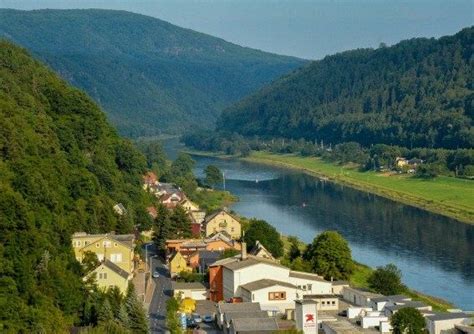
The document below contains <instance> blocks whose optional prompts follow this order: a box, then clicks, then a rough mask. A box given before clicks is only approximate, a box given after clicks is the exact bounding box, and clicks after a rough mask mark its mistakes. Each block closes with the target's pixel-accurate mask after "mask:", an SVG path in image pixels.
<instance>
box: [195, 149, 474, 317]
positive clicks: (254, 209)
mask: <svg viewBox="0 0 474 334" xmlns="http://www.w3.org/2000/svg"><path fill="white" fill-rule="evenodd" d="M194 159H195V160H196V161H197V167H196V173H197V174H198V175H202V171H203V169H204V168H205V166H207V165H209V164H214V165H217V166H218V167H219V168H221V169H222V170H225V171H226V175H227V177H226V178H227V182H226V187H227V189H228V190H230V191H232V192H233V193H235V194H236V195H238V196H239V198H240V201H239V202H238V203H236V204H235V205H234V206H233V209H234V210H236V211H237V212H238V213H240V214H242V215H245V216H248V217H258V218H262V219H265V220H267V221H268V222H270V223H271V224H272V225H274V226H275V227H276V228H277V229H278V230H279V231H281V232H282V233H284V234H292V235H296V236H298V237H299V238H300V239H302V240H303V241H305V242H310V241H311V240H312V239H313V238H314V236H315V235H316V234H318V233H320V232H322V231H324V230H328V229H333V230H338V231H340V232H341V233H342V234H343V235H344V237H345V238H347V239H348V240H349V242H350V245H351V248H352V250H353V256H354V258H355V259H356V260H358V261H360V262H362V263H366V264H369V265H371V266H378V265H384V264H387V263H390V262H392V263H395V264H396V265H397V266H398V267H399V268H400V269H401V270H402V272H403V275H404V281H405V283H406V284H408V285H409V286H410V287H412V288H415V289H417V290H419V291H421V292H425V293H428V294H432V295H436V296H440V297H442V298H445V299H447V300H450V301H452V302H454V303H455V304H456V305H458V306H459V307H462V308H465V309H474V292H473V291H474V256H473V254H474V226H473V225H467V224H462V223H459V222H457V221H454V220H451V219H448V218H444V217H441V216H438V215H434V214H430V213H428V212H426V211H423V210H419V209H416V208H412V207H409V206H406V205H403V204H399V203H395V202H392V201H389V200H386V199H384V198H380V197H377V196H374V195H371V194H368V193H365V192H360V191H357V190H354V189H351V188H348V187H344V186H341V185H338V184H333V183H330V182H324V181H322V180H319V179H317V178H314V177H312V176H309V175H306V174H302V173H295V172H291V171H288V170H285V169H278V168H273V167H268V166H262V165H256V164H250V163H245V162H241V161H236V160H219V159H214V158H207V157H194ZM256 180H258V182H256Z"/></svg>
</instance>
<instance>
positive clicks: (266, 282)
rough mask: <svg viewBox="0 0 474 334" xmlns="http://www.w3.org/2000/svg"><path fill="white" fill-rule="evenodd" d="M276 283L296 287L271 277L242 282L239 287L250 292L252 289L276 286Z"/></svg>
mask: <svg viewBox="0 0 474 334" xmlns="http://www.w3.org/2000/svg"><path fill="white" fill-rule="evenodd" d="M276 285H279V286H284V287H287V288H293V289H296V286H295V285H293V284H290V283H287V282H281V281H276V280H272V279H261V280H258V281H254V282H250V283H247V284H243V285H241V286H240V287H241V288H242V289H244V290H247V291H250V292H252V291H258V290H262V289H266V288H269V287H272V286H276Z"/></svg>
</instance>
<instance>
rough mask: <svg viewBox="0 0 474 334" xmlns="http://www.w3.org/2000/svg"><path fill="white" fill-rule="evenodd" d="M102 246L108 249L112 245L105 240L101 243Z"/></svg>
mask: <svg viewBox="0 0 474 334" xmlns="http://www.w3.org/2000/svg"><path fill="white" fill-rule="evenodd" d="M103 245H104V247H107V248H109V247H110V246H111V245H112V243H111V242H110V241H108V240H105V241H104V242H103Z"/></svg>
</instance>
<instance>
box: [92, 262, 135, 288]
mask: <svg viewBox="0 0 474 334" xmlns="http://www.w3.org/2000/svg"><path fill="white" fill-rule="evenodd" d="M92 275H94V276H95V282H96V283H97V286H98V287H99V288H100V289H103V290H107V289H108V288H110V287H112V286H116V287H118V288H119V289H120V292H122V293H123V294H126V293H127V288H128V283H129V281H130V279H131V278H132V274H130V273H128V272H126V271H125V270H123V269H122V268H120V267H119V266H117V265H116V264H115V263H112V262H110V261H109V260H105V261H104V262H102V263H101V264H100V265H99V266H98V267H97V268H95V269H94V270H93V271H91V272H90V273H89V274H87V276H86V277H85V278H84V279H87V278H89V277H90V276H92Z"/></svg>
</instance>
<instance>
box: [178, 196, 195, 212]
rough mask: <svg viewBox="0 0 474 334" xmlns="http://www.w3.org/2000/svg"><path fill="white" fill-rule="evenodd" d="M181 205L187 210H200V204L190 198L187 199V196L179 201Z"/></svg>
mask: <svg viewBox="0 0 474 334" xmlns="http://www.w3.org/2000/svg"><path fill="white" fill-rule="evenodd" d="M179 205H181V206H182V207H183V209H184V210H186V212H193V211H199V206H198V205H197V204H196V203H194V202H192V201H190V200H189V199H187V198H186V197H185V198H183V199H182V200H181V201H180V202H179Z"/></svg>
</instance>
